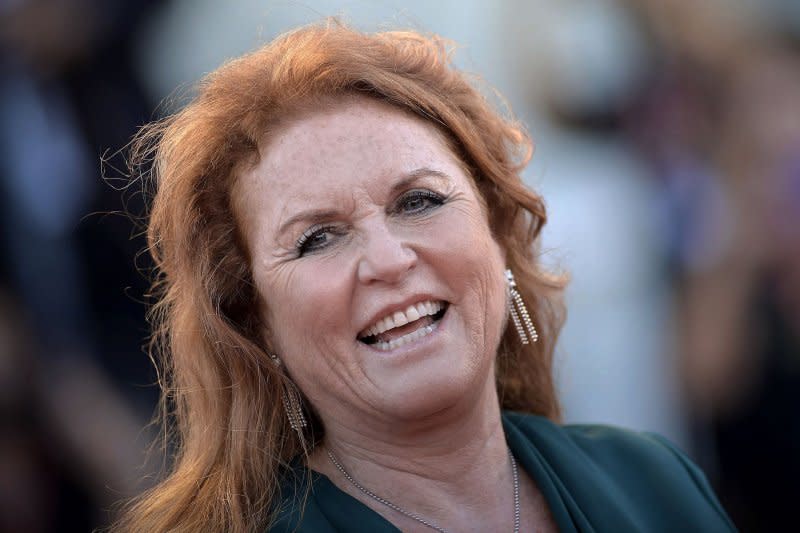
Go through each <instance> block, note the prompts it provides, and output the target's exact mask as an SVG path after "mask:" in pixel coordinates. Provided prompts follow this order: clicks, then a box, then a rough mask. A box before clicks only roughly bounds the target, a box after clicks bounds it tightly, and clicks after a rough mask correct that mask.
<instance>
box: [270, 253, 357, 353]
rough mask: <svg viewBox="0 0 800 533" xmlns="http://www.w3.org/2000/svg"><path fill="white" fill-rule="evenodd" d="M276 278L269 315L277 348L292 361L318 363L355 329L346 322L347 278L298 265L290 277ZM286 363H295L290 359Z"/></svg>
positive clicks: (348, 299) (347, 303)
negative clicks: (345, 334)
mask: <svg viewBox="0 0 800 533" xmlns="http://www.w3.org/2000/svg"><path fill="white" fill-rule="evenodd" d="M275 280H276V281H278V283H274V284H273V287H275V290H274V292H273V294H274V297H273V298H272V300H271V301H270V302H269V306H268V308H269V311H268V314H267V316H268V323H269V324H272V325H273V327H272V329H273V335H274V337H275V344H276V349H280V350H281V351H282V353H283V354H284V357H286V358H288V359H291V360H295V361H298V362H302V361H306V360H312V361H314V362H319V361H320V360H322V359H324V358H321V357H320V356H321V355H324V354H326V353H332V351H333V350H332V346H333V345H335V344H336V342H337V341H341V340H342V339H344V338H345V336H344V335H343V333H344V332H349V331H350V329H352V328H351V327H350V324H349V322H348V321H347V318H348V317H349V316H350V314H349V305H350V296H349V294H350V292H349V290H348V288H347V286H346V282H345V280H344V277H343V276H335V275H334V272H327V271H326V269H324V268H322V269H320V268H319V265H317V266H316V268H315V269H314V270H313V272H311V271H310V269H306V268H304V267H303V266H299V267H296V268H294V269H293V270H292V273H291V275H290V276H277V277H276V278H275ZM281 281H283V282H281ZM287 364H289V366H290V367H291V366H293V365H292V363H291V361H289V362H287Z"/></svg>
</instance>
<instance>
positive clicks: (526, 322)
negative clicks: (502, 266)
mask: <svg viewBox="0 0 800 533" xmlns="http://www.w3.org/2000/svg"><path fill="white" fill-rule="evenodd" d="M506 282H507V283H508V296H509V298H508V312H509V313H510V314H511V320H512V321H513V322H514V327H516V328H517V333H518V334H519V340H520V341H521V342H522V344H530V343H531V341H533V342H536V341H538V340H539V333H538V332H537V331H536V327H535V326H534V325H533V321H532V320H531V316H530V314H529V313H528V308H527V307H525V302H523V301H522V296H521V295H520V294H519V291H518V290H517V282H516V280H514V273H513V272H511V270H510V269H506Z"/></svg>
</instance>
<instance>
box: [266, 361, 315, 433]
mask: <svg viewBox="0 0 800 533" xmlns="http://www.w3.org/2000/svg"><path fill="white" fill-rule="evenodd" d="M269 357H270V359H272V362H273V363H274V364H275V366H283V364H282V363H281V360H280V358H279V357H278V356H277V355H275V354H270V356H269ZM281 396H282V397H283V408H284V410H285V411H286V416H287V417H288V418H289V425H290V426H292V429H293V430H295V431H296V432H297V435H298V436H299V437H300V441H301V442H302V441H303V428H305V427H306V426H308V422H307V421H306V417H305V415H303V406H302V400H301V398H300V393H299V392H297V387H296V386H295V385H294V383H292V382H291V381H289V380H288V378H287V379H286V381H284V384H283V392H282V394H281Z"/></svg>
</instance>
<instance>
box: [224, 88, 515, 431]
mask: <svg viewBox="0 0 800 533" xmlns="http://www.w3.org/2000/svg"><path fill="white" fill-rule="evenodd" d="M234 200H235V202H236V208H237V213H238V214H239V216H240V218H241V220H242V223H243V225H244V228H245V233H246V235H247V240H248V245H249V247H250V251H251V260H252V270H253V276H254V280H255V283H256V285H257V288H258V291H259V293H260V294H261V296H262V299H263V313H264V318H265V319H266V321H267V324H269V329H270V337H269V339H267V341H268V344H269V346H270V347H271V348H272V349H273V350H274V351H275V352H276V353H277V354H278V355H279V357H280V358H281V359H282V361H283V362H284V364H285V365H286V367H287V369H288V371H289V373H290V375H291V376H292V378H293V379H294V381H295V382H296V383H297V384H298V386H299V387H300V389H301V390H302V391H303V392H304V394H305V395H306V396H307V397H308V399H309V400H310V401H311V402H312V404H313V405H314V407H315V408H316V409H317V411H318V412H319V414H320V416H321V417H322V419H323V422H325V421H326V420H327V419H329V418H328V417H331V418H330V419H336V420H340V419H341V417H342V416H353V417H355V416H358V417H362V416H364V415H369V416H380V417H384V419H397V418H398V417H399V418H414V417H420V416H424V415H426V414H432V413H435V412H438V411H440V410H442V409H443V408H447V407H450V406H454V405H457V404H458V402H463V401H468V400H469V399H470V398H475V397H477V395H479V394H482V393H484V392H485V391H486V387H492V388H493V387H494V373H493V368H494V367H493V360H494V355H495V352H496V349H497V346H498V344H499V341H500V335H501V329H502V327H503V322H504V315H505V298H506V293H505V290H506V289H505V282H504V277H503V269H504V260H503V254H502V253H501V250H500V247H499V245H498V244H497V242H496V241H495V240H494V238H493V237H492V235H491V233H490V230H489V227H488V223H487V216H486V213H485V210H484V209H483V208H482V206H481V203H480V202H479V200H478V196H477V194H476V192H475V190H474V188H473V185H472V181H471V179H470V178H469V177H468V176H467V175H466V174H465V172H464V171H463V170H462V168H461V166H460V165H459V163H458V161H457V160H456V158H455V156H454V155H453V154H452V153H451V151H450V150H449V149H448V148H447V146H446V145H445V143H444V142H443V140H442V139H441V137H440V135H439V133H438V132H437V131H436V130H435V129H434V128H433V127H432V126H431V125H429V124H427V123H426V122H424V121H422V120H421V119H418V118H416V117H413V116H410V115H409V114H406V113H404V112H402V111H400V110H397V109H395V108H393V107H391V106H389V105H387V104H383V103H380V102H376V101H373V100H368V99H361V98H353V99H350V100H343V101H342V102H341V103H338V104H336V105H334V106H333V107H329V108H327V109H326V110H321V111H319V112H317V113H312V114H310V115H308V116H305V117H303V118H300V119H297V120H296V121H294V122H293V123H292V124H290V125H289V126H287V127H285V128H284V129H283V130H281V131H279V132H278V133H277V134H276V135H273V136H271V138H270V141H269V143H268V144H265V145H264V146H262V148H261V158H260V161H259V162H258V164H257V165H256V166H255V167H254V168H253V169H252V170H249V171H247V172H246V173H244V174H243V175H241V176H240V178H239V180H238V182H237V185H236V189H235V191H234Z"/></svg>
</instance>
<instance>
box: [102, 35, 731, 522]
mask: <svg viewBox="0 0 800 533" xmlns="http://www.w3.org/2000/svg"><path fill="white" fill-rule="evenodd" d="M138 148H139V151H140V154H139V155H140V157H142V158H144V159H149V156H150V155H152V156H153V157H154V158H155V161H154V172H155V174H156V178H157V179H156V181H157V194H156V196H155V198H154V202H153V207H152V212H151V217H150V222H149V238H150V248H151V251H152V253H153V255H154V257H155V259H156V262H157V265H158V268H159V269H160V272H161V273H162V277H160V278H159V282H158V288H159V289H160V291H161V292H160V294H161V299H160V300H159V303H158V304H157V306H156V307H155V309H154V314H153V317H154V318H155V319H156V324H157V326H158V329H157V330H156V331H157V333H158V336H157V337H156V341H157V342H156V346H157V347H161V348H163V355H164V361H165V363H166V368H165V371H164V373H163V374H162V376H163V386H164V390H165V404H164V405H165V407H166V411H165V412H166V414H167V415H168V416H170V417H171V418H172V419H173V420H174V422H175V424H176V426H175V428H176V433H175V435H174V437H175V441H174V442H175V443H176V449H177V452H178V453H177V456H176V458H175V461H174V466H173V468H172V471H171V472H170V474H169V475H168V476H167V477H166V478H165V479H164V480H163V481H162V482H161V483H160V484H159V485H157V486H156V487H155V488H154V489H153V490H152V491H150V492H149V493H148V494H145V495H144V496H143V497H141V498H140V499H139V500H138V501H137V502H135V503H134V504H133V506H132V507H130V508H129V510H128V512H127V514H126V515H125V517H124V518H123V520H122V522H120V524H119V525H118V527H119V529H120V530H125V531H264V530H269V531H315V532H316V531H397V530H398V529H399V530H403V531H425V530H439V531H507V530H511V531H557V530H559V531H615V532H621V531H730V530H732V529H733V526H732V525H731V523H730V522H729V521H728V519H727V517H726V516H725V514H724V511H722V509H721V508H720V507H719V504H718V503H717V501H716V499H715V497H714V495H713V494H712V492H711V491H710V489H709V487H708V484H707V482H706V481H705V479H704V477H703V476H702V474H701V473H700V472H699V471H698V470H697V468H696V467H694V466H693V465H692V464H691V463H689V462H688V460H687V459H686V458H685V456H684V455H683V454H681V453H680V452H678V451H677V450H675V449H674V448H673V447H672V446H671V445H669V444H667V443H666V442H664V441H663V440H662V439H660V438H658V437H655V436H649V435H638V434H634V433H630V432H626V431H622V430H616V429H610V428H601V427H560V426H558V425H557V424H556V421H557V420H558V402H557V399H556V394H555V390H554V386H553V380H552V375H551V361H552V353H553V346H554V344H555V340H556V336H557V334H558V330H559V327H560V324H561V312H560V304H559V295H560V291H561V289H562V287H563V280H561V279H560V278H558V277H555V276H552V275H550V274H548V273H546V272H545V271H544V270H543V269H542V267H541V266H540V265H539V264H538V262H537V258H536V253H535V245H536V242H537V237H538V234H539V231H540V229H541V227H542V225H543V224H544V222H545V210H544V206H543V203H542V200H541V198H540V197H538V196H537V195H535V194H534V193H532V192H531V191H529V190H527V189H526V188H525V187H524V186H523V184H522V183H521V181H520V177H519V172H520V170H521V169H522V168H523V166H524V165H525V164H526V163H527V161H528V159H529V157H530V154H531V143H530V141H529V140H528V138H527V136H526V135H525V134H524V132H523V131H522V129H521V127H520V126H519V125H517V124H516V123H514V122H511V121H509V120H507V119H504V118H502V117H501V116H499V115H498V114H497V113H496V112H495V111H493V110H492V109H491V107H490V106H489V104H488V103H487V102H486V101H485V100H484V99H483V98H482V97H481V96H480V95H479V93H478V92H477V91H476V90H475V89H474V88H473V86H472V85H471V84H470V83H469V82H468V80H467V79H466V77H465V76H464V75H463V74H461V73H459V72H456V71H455V70H453V69H452V68H451V67H450V66H449V63H448V56H447V52H446V50H445V45H444V43H443V42H442V41H440V40H439V39H436V38H425V37H422V36H420V35H417V34H414V33H383V34H376V35H366V34H362V33H359V32H356V31H353V30H350V29H347V28H345V27H342V26H341V25H339V24H336V23H331V24H328V25H324V26H311V27H307V28H303V29H300V30H297V31H295V32H293V33H290V34H287V35H284V36H282V37H280V38H278V39H277V40H276V41H274V42H272V43H270V44H268V45H267V46H265V47H264V48H262V49H260V50H258V51H257V52H255V53H253V54H251V55H248V56H245V57H242V58H240V59H237V60H235V61H232V62H231V63H229V64H227V65H225V66H223V67H222V68H220V69H219V70H217V71H216V72H214V73H212V74H210V75H209V76H208V77H207V78H206V79H205V80H204V81H203V83H202V85H201V87H200V91H199V94H198V96H197V98H196V99H195V100H194V101H193V102H192V103H191V104H189V105H188V106H187V107H186V108H185V109H184V110H183V111H181V112H180V113H178V114H177V115H175V116H174V117H171V118H169V119H167V120H166V121H165V122H163V123H160V124H157V125H154V126H151V127H150V128H149V129H147V130H146V131H145V133H143V134H142V135H141V136H140V137H139V141H138ZM501 409H502V410H506V411H501ZM511 410H513V411H517V413H510V412H508V411H511ZM523 413H526V414H523Z"/></svg>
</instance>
